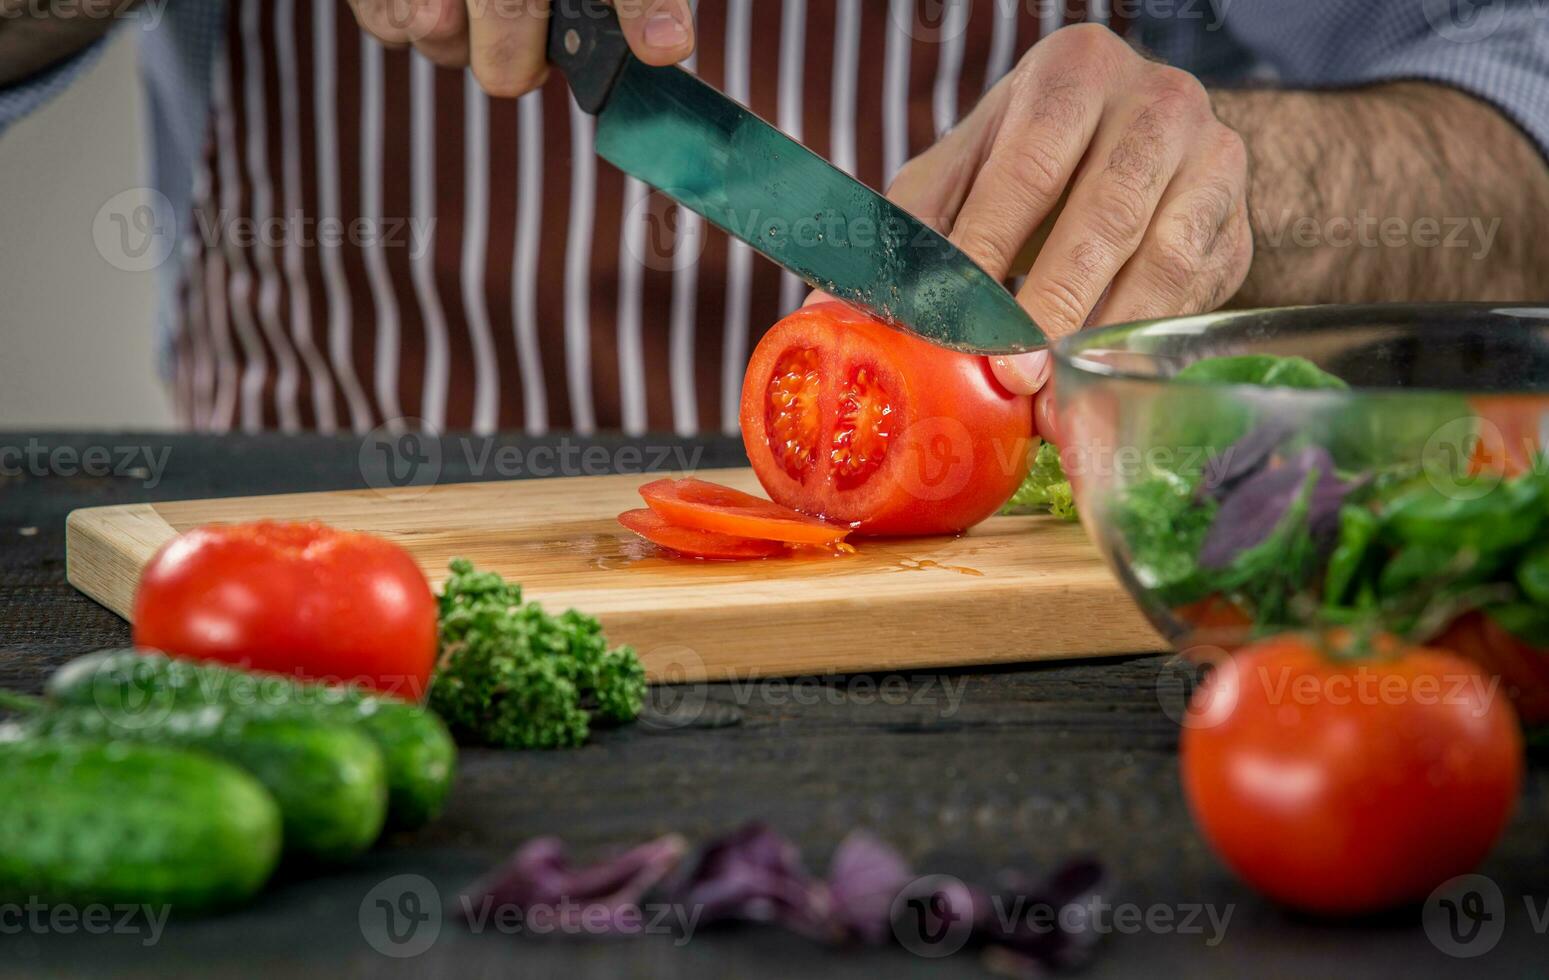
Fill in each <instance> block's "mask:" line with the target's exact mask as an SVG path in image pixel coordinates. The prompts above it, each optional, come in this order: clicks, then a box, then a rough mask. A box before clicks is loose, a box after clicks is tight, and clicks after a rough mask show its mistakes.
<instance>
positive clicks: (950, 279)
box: [548, 0, 1048, 354]
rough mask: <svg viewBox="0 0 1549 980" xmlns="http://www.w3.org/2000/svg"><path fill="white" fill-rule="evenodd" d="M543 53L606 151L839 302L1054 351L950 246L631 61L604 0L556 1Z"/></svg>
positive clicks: (717, 97) (939, 340)
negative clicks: (588, 118)
mask: <svg viewBox="0 0 1549 980" xmlns="http://www.w3.org/2000/svg"><path fill="white" fill-rule="evenodd" d="M549 17H550V22H549V38H548V55H549V61H550V62H551V63H553V65H554V66H555V67H557V68H558V69H559V70H560V71H561V72H562V73H563V74H564V76H565V80H566V81H567V82H569V83H570V90H571V92H572V93H573V94H574V96H575V99H576V102H577V104H579V106H580V107H581V108H582V109H583V110H584V111H586V112H588V113H590V114H592V115H595V116H596V117H597V127H596V150H597V154H598V155H599V156H601V157H602V158H603V159H605V160H607V161H609V162H610V163H612V164H613V165H614V166H616V167H618V168H619V169H620V170H622V171H624V172H625V173H627V174H630V175H631V176H634V177H637V178H639V179H640V180H643V181H645V182H646V183H647V184H650V185H651V186H652V187H655V188H656V189H657V190H659V191H661V192H662V193H664V194H666V195H667V196H668V197H671V198H672V199H673V200H675V201H677V202H678V203H679V204H681V205H683V206H684V207H687V208H689V209H691V210H693V211H696V212H698V213H699V214H701V215H703V216H704V217H705V218H706V219H707V220H708V221H710V222H711V223H713V224H715V225H716V226H717V227H719V228H721V229H722V230H723V231H725V232H727V233H728V234H730V235H732V236H734V237H736V238H739V239H741V240H742V241H744V242H746V243H747V244H748V245H750V246H752V247H753V248H754V249H755V250H757V251H758V252H760V253H762V254H763V255H765V256H767V257H769V258H770V259H772V260H774V261H775V262H776V263H778V264H780V265H782V266H784V267H785V268H787V269H789V270H791V271H792V272H794V273H796V274H797V275H799V276H800V277H801V278H802V279H804V280H806V281H807V283H808V284H809V285H811V286H813V287H815V288H817V289H822V290H824V291H825V292H828V293H829V294H831V295H833V296H834V297H836V298H838V299H842V300H846V301H848V302H851V303H854V304H857V305H860V306H863V307H866V308H867V309H869V310H871V311H872V312H873V313H875V314H876V315H878V316H879V317H881V318H882V319H883V320H885V321H886V322H888V323H890V324H892V325H894V326H896V327H900V328H902V329H904V330H907V331H909V332H910V333H913V334H915V335H917V336H919V337H921V338H923V339H925V340H928V341H930V342H931V343H933V344H937V345H939V346H942V347H948V348H951V349H953V350H961V351H967V352H970V353H975V354H1011V353H1018V352H1022V351H1029V350H1038V349H1040V348H1042V347H1045V346H1047V344H1048V341H1047V339H1046V338H1045V337H1044V335H1043V331H1041V330H1040V329H1039V328H1038V326H1037V324H1035V323H1034V322H1033V320H1032V318H1031V317H1029V316H1028V315H1027V312H1026V311H1025V310H1023V309H1022V307H1021V306H1019V305H1018V304H1017V301H1016V298H1015V297H1014V296H1012V295H1011V294H1010V293H1009V292H1007V291H1006V289H1005V287H1003V286H1002V285H1001V284H1000V283H998V282H996V281H995V280H994V279H993V278H991V277H990V276H989V275H988V274H987V273H986V272H984V270H983V269H980V268H979V266H978V265H977V264H975V263H974V261H973V260H972V259H970V258H969V257H968V256H967V255H964V254H963V253H962V252H961V251H959V250H958V248H957V247H956V246H954V245H953V244H952V243H951V242H948V241H947V239H946V238H945V237H944V236H942V235H941V234H940V233H938V232H936V231H935V230H933V229H932V228H930V227H929V226H927V225H926V224H924V223H923V222H921V221H920V220H919V219H918V218H915V217H914V216H913V215H911V214H910V213H909V212H907V211H905V210H904V209H903V208H900V207H898V206H897V205H896V204H893V203H892V202H890V201H888V200H887V199H886V198H884V197H883V196H882V195H880V194H878V193H877V192H876V191H873V190H872V189H871V188H869V187H867V186H866V185H865V184H862V183H861V182H860V181H858V180H855V179H854V178H853V177H850V176H848V175H847V174H845V173H844V172H843V171H841V170H839V169H838V168H837V167H834V166H832V165H831V164H829V163H828V162H827V161H826V160H824V159H823V158H822V157H820V156H818V155H817V154H816V153H813V152H812V151H811V150H809V149H807V148H806V147H804V146H802V145H801V144H800V143H799V142H797V141H796V140H793V139H791V138H790V137H789V136H786V135H785V134H784V133H782V132H780V130H778V129H776V128H775V127H774V126H771V125H770V124H769V123H767V122H765V121H764V120H762V119H760V118H759V117H758V116H756V115H754V114H753V113H752V112H750V111H749V110H748V109H747V108H746V107H744V106H742V105H741V104H739V103H737V102H736V101H734V100H732V99H731V98H729V97H727V96H726V95H724V94H723V93H721V92H719V91H717V90H716V89H714V88H712V87H711V86H709V85H707V84H705V83H704V82H702V81H700V80H699V79H698V78H696V77H695V76H694V75H692V74H690V73H689V72H687V71H684V70H683V69H681V68H676V67H667V68H654V67H651V66H649V65H646V64H644V63H642V62H640V61H639V60H638V59H636V58H635V57H634V55H632V54H631V53H630V51H629V45H628V43H627V42H626V41H625V39H624V33H623V30H622V29H621V28H620V27H619V22H618V17H617V15H616V14H615V13H614V12H613V9H612V8H611V7H609V6H608V5H607V4H605V3H603V2H602V0H553V3H552V4H551V5H550V11H549Z"/></svg>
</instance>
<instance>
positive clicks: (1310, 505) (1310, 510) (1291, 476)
mask: <svg viewBox="0 0 1549 980" xmlns="http://www.w3.org/2000/svg"><path fill="white" fill-rule="evenodd" d="M1314 470H1316V471H1317V473H1318V480H1317V483H1316V484H1314V485H1313V488H1312V493H1311V495H1310V497H1309V499H1308V501H1307V530H1308V533H1309V534H1310V535H1311V536H1312V537H1313V539H1314V541H1315V542H1316V543H1317V544H1318V545H1319V547H1320V548H1322V547H1323V546H1324V545H1326V544H1328V543H1330V542H1332V540H1333V536H1334V533H1335V532H1336V531H1337V530H1338V526H1339V508H1340V506H1341V505H1342V504H1343V503H1344V500H1345V497H1346V496H1348V495H1349V494H1350V492H1351V491H1352V490H1354V489H1355V488H1356V486H1358V485H1359V484H1355V483H1345V482H1343V481H1341V480H1340V479H1339V477H1338V476H1336V475H1335V473H1334V461H1333V458H1332V457H1331V456H1330V455H1329V452H1328V450H1327V449H1324V448H1323V447H1322V446H1308V447H1306V448H1305V449H1302V450H1301V451H1300V452H1298V453H1296V454H1295V455H1293V456H1291V457H1290V458H1288V459H1286V460H1285V461H1284V462H1283V463H1281V464H1280V465H1279V466H1275V467H1271V468H1269V469H1265V470H1261V471H1259V472H1258V473H1256V474H1254V475H1253V476H1251V477H1248V478H1247V479H1245V480H1243V481H1242V482H1241V483H1240V484H1238V485H1237V486H1236V487H1234V488H1233V489H1232V490H1231V492H1230V493H1228V494H1227V496H1226V498H1225V499H1224V500H1222V501H1221V507H1220V509H1219V510H1217V511H1216V516H1215V520H1214V521H1213V522H1212V523H1211V525H1210V530H1209V532H1208V533H1206V535H1205V541H1204V544H1203V545H1201V546H1200V551H1199V564H1200V567H1201V568H1207V569H1220V568H1225V567H1226V566H1228V565H1230V564H1231V563H1232V561H1233V559H1235V558H1236V557H1237V556H1238V555H1239V554H1241V553H1242V552H1244V551H1246V550H1248V549H1249V548H1252V547H1254V546H1255V545H1258V544H1261V543H1263V541H1264V540H1265V539H1266V538H1268V537H1269V536H1270V534H1271V533H1273V532H1274V530H1275V528H1276V527H1277V526H1278V525H1279V524H1280V521H1281V520H1282V519H1283V518H1284V517H1285V515H1286V513H1287V512H1288V511H1289V510H1290V509H1291V505H1292V504H1293V503H1295V502H1296V499H1297V497H1298V496H1299V495H1300V494H1301V493H1302V488H1303V486H1304V485H1305V484H1306V482H1307V475H1308V474H1309V473H1312V472H1313V471H1314Z"/></svg>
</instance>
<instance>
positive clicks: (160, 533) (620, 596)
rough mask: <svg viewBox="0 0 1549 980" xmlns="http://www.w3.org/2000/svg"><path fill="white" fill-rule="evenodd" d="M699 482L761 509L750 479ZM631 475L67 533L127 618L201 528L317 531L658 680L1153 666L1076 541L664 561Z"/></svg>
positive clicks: (1141, 622)
mask: <svg viewBox="0 0 1549 980" xmlns="http://www.w3.org/2000/svg"><path fill="white" fill-rule="evenodd" d="M698 475H700V476H702V477H704V478H706V479H710V480H714V481H716V482H719V483H725V484H728V485H730V486H735V487H739V488H741V489H745V490H749V491H753V492H759V487H758V484H757V481H756V480H755V479H754V477H753V473H752V471H751V470H748V469H746V468H737V469H724V470H709V471H701V472H700V473H699V474H698ZM642 482H643V481H642V479H641V478H640V477H637V476H597V477H564V478H556V479H548V480H522V481H505V482H494V483H466V484H457V485H450V486H432V487H406V488H388V489H383V490H374V489H364V490H347V491H335V492H327V493H307V494H285V495H278V496H264V497H236V498H226V499H219V500H188V501H177V502H170V503H155V504H132V505H127V506H121V507H101V508H90V509H87V510H80V511H76V512H74V513H72V514H71V515H70V518H69V522H68V525H67V537H68V562H69V567H68V574H69V579H70V582H71V583H72V584H73V585H75V586H76V588H79V589H80V590H82V591H83V592H85V593H86V594H87V595H90V596H92V597H93V598H95V599H97V600H98V601H99V602H102V603H103V604H104V605H106V606H108V607H109V608H110V609H113V610H114V611H115V612H117V613H119V614H120V615H123V616H128V615H129V609H130V604H131V600H132V597H133V592H134V583H135V580H136V579H137V577H138V575H139V570H140V568H141V567H142V566H143V565H144V564H145V562H146V561H147V560H148V559H149V558H150V556H151V555H152V554H154V553H155V550H156V549H157V548H158V547H160V546H161V545H162V544H163V543H165V542H166V541H167V540H169V539H171V538H172V537H173V535H175V534H177V533H180V532H182V531H186V530H188V529H189V528H192V527H196V526H198V525H200V524H206V523H210V522H213V521H222V522H229V521H245V520H253V519H256V518H263V517H268V518H280V519H286V520H320V521H324V522H326V523H328V524H331V525H333V526H335V527H341V528H349V529H352V530H359V531H369V532H371V533H373V534H379V535H382V536H384V537H386V538H389V539H391V540H394V541H397V542H398V543H400V544H402V545H403V546H404V547H405V548H407V549H409V551H410V553H412V554H413V555H414V557H415V559H416V560H417V561H418V562H419V564H420V567H421V568H423V569H424V570H425V573H426V575H427V576H429V577H430V579H431V581H432V583H433V584H436V585H439V584H440V582H441V581H442V580H443V579H444V578H445V576H446V566H447V562H448V561H450V560H451V559H452V558H454V557H457V556H464V557H467V558H469V559H471V560H472V561H473V562H474V563H475V564H476V565H478V566H479V567H480V568H487V569H493V570H495V571H498V572H500V573H501V574H503V575H506V576H508V577H510V578H512V579H515V580H517V581H519V582H521V583H522V585H523V588H524V589H525V591H526V594H527V596H528V598H530V599H536V600H538V601H540V602H542V603H544V605H546V606H549V607H551V608H554V609H560V608H564V607H569V606H573V607H575V608H577V609H581V610H584V611H586V612H589V613H592V614H594V615H596V616H598V617H600V618H601V620H602V622H603V626H604V628H605V629H606V630H607V632H608V635H609V637H610V638H611V639H612V640H613V641H614V642H620V643H629V644H631V645H633V646H634V647H635V648H636V649H637V650H638V651H639V652H640V655H641V659H642V660H643V662H644V663H645V666H646V670H647V672H648V674H649V675H650V676H651V677H652V679H653V680H681V681H695V680H705V679H724V678H731V677H751V676H760V675H777V674H828V673H835V672H846V671H856V670H892V669H898V668H905V667H943V666H952V665H968V664H988V663H1001V662H1008V661H1022V660H1038V659H1049V658H1059V657H1081V656H1100V655H1109V654H1114V653H1133V652H1137V651H1150V650H1162V649H1165V644H1164V642H1163V641H1162V640H1161V638H1160V637H1159V636H1158V635H1157V634H1156V633H1155V632H1154V631H1153V630H1152V629H1151V627H1150V626H1149V624H1147V623H1146V621H1145V619H1144V618H1143V617H1142V616H1141V615H1140V613H1139V612H1138V611H1137V610H1136V609H1135V608H1134V607H1133V605H1131V603H1130V602H1129V600H1128V599H1127V598H1126V597H1125V595H1124V593H1123V591H1122V590H1121V589H1120V587H1119V585H1118V583H1117V582H1116V581H1115V580H1114V578H1113V576H1112V575H1111V574H1110V573H1109V571H1108V569H1107V567H1106V566H1105V565H1104V564H1103V562H1102V560H1101V558H1100V557H1099V556H1098V554H1097V551H1096V549H1095V548H1094V547H1093V546H1092V545H1091V543H1090V542H1089V541H1088V540H1087V537H1086V535H1085V533H1084V532H1083V531H1082V530H1081V528H1080V527H1079V526H1077V525H1074V524H1067V523H1064V522H1061V521H1057V520H1055V519H1053V518H1048V517H997V518H992V519H991V520H989V521H986V522H985V523H983V524H981V525H979V526H978V527H976V528H974V529H972V530H971V531H970V532H968V533H967V534H965V535H962V536H960V537H955V538H952V537H931V538H892V539H871V540H865V541H860V542H858V543H857V551H856V553H855V554H851V555H828V554H816V553H814V554H811V555H803V556H801V557H791V558H779V559H769V560H764V561H750V562H706V561H690V560H683V559H677V558H671V557H667V556H665V555H663V554H661V553H660V552H658V551H657V550H656V549H655V548H654V547H652V546H651V545H648V544H646V543H645V542H643V541H641V540H639V539H638V538H636V537H635V536H634V535H632V534H630V533H629V532H628V531H625V530H624V529H623V528H621V527H620V526H619V525H618V523H617V521H616V520H615V517H616V515H617V514H618V513H620V512H621V511H623V510H626V509H628V508H630V507H638V506H640V498H639V495H638V494H637V492H636V491H637V488H638V487H639V486H640V484H641V483H642Z"/></svg>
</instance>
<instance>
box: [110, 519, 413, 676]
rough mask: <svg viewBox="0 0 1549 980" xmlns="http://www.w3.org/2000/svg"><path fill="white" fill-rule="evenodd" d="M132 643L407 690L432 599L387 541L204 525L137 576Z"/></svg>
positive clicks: (313, 530)
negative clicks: (137, 585) (138, 579)
mask: <svg viewBox="0 0 1549 980" xmlns="http://www.w3.org/2000/svg"><path fill="white" fill-rule="evenodd" d="M134 643H135V646H137V647H145V648H152V649H157V650H162V651H165V652H166V653H169V654H172V655H174V656H181V657H190V658H193V659H198V660H218V661H221V662H223V663H229V664H235V665H239V666H243V667H250V668H252V669H255V670H267V671H274V672H277V673H284V674H290V675H292V676H299V677H307V678H312V679H316V680H331V681H354V682H359V683H361V684H365V685H367V686H369V687H372V688H374V689H376V690H379V691H383V692H386V693H394V694H398V695H400V696H402V697H410V698H419V697H421V696H422V695H423V694H424V693H425V689H426V683H427V681H428V680H429V678H430V670H431V667H432V666H433V664H434V662H435V656H436V599H435V596H434V595H433V594H431V591H430V584H429V583H428V582H426V580H425V575H424V573H422V572H421V571H420V570H419V566H417V565H416V564H415V563H414V559H413V558H411V557H409V553H408V552H406V551H404V550H403V549H402V548H400V547H399V546H398V545H396V544H393V543H392V542H389V541H385V540H383V539H381V538H377V537H372V536H371V535H369V534H356V533H351V532H346V531H336V530H334V529H332V528H330V527H327V526H325V525H322V524H285V523H276V522H270V521H260V522H258V523H253V524H235V525H210V526H208V527H200V528H195V529H194V530H192V531H189V532H188V533H187V534H183V535H181V536H179V537H177V538H176V539H174V540H172V541H170V542H168V543H167V544H166V545H165V546H164V547H163V548H162V549H161V550H160V551H158V552H157V553H156V554H155V556H154V557H152V558H151V560H150V562H149V564H147V565H146V566H145V570H144V571H142V572H141V573H140V584H139V588H138V590H137V591H136V592H135V599H134Z"/></svg>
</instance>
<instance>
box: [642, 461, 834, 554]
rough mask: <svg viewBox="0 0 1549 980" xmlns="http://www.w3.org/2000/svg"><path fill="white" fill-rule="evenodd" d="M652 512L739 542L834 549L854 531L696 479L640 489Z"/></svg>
mask: <svg viewBox="0 0 1549 980" xmlns="http://www.w3.org/2000/svg"><path fill="white" fill-rule="evenodd" d="M640 496H642V497H644V498H645V502H646V503H647V504H650V505H651V509H652V510H654V511H656V513H658V514H660V515H661V516H662V517H663V518H665V519H666V520H667V521H669V522H671V523H673V524H677V525H678V526H680V527H686V528H694V529H697V530H703V531H714V532H716V533H718V534H730V535H733V536H735V537H740V538H759V539H761V540H765V541H785V542H789V543H791V544H816V545H832V544H836V543H838V542H840V541H843V540H844V538H845V535H847V534H849V533H850V529H849V528H844V527H836V526H835V525H833V524H829V523H827V522H826V521H821V520H819V519H817V518H816V517H808V516H807V515H806V514H801V513H798V512H796V511H794V510H792V509H791V508H789V507H782V506H781V505H779V504H777V503H774V502H773V501H769V500H765V499H764V498H762V497H755V496H753V495H752V494H751V493H743V492H742V491H741V490H734V489H732V488H731V487H723V486H721V485H720V484H719V483H711V482H709V481H707V480H696V479H693V478H692V477H691V478H688V479H684V480H655V481H653V482H651V483H647V484H646V485H645V486H643V487H641V488H640Z"/></svg>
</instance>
